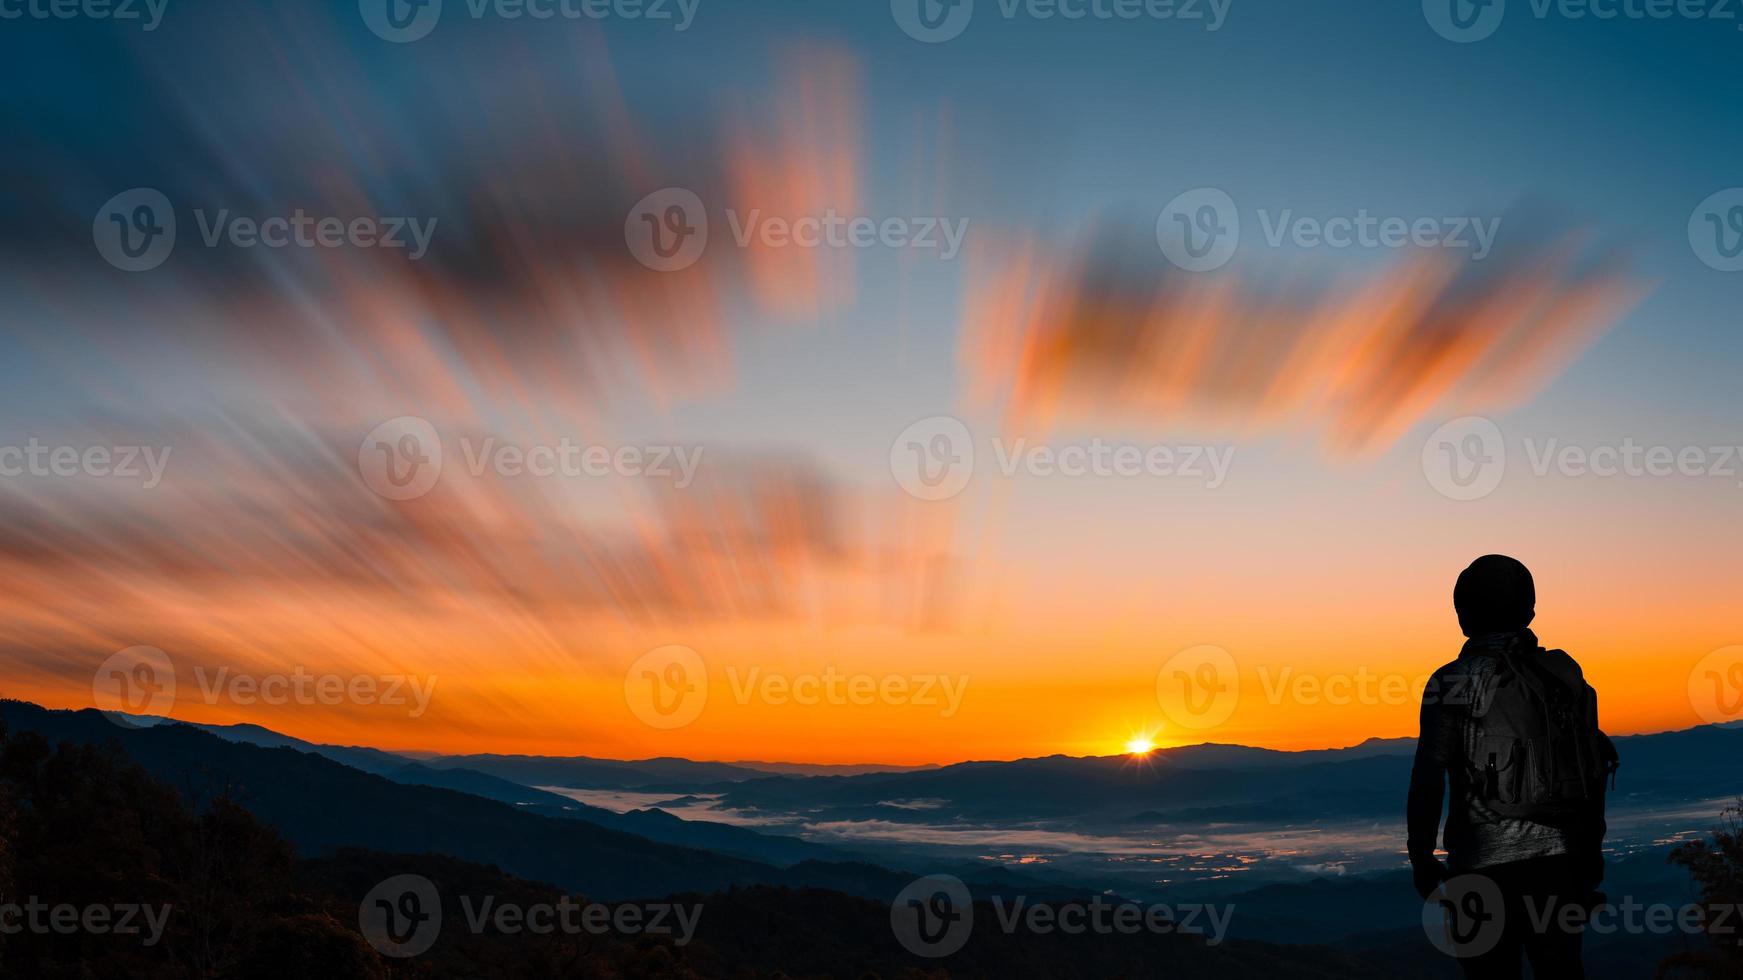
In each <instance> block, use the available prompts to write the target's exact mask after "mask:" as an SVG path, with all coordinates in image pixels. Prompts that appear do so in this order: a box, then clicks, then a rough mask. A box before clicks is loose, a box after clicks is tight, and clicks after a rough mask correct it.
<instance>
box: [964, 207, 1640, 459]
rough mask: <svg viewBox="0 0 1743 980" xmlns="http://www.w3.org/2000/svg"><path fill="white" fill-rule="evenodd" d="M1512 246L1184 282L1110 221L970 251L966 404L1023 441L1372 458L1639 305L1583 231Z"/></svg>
mask: <svg viewBox="0 0 1743 980" xmlns="http://www.w3.org/2000/svg"><path fill="white" fill-rule="evenodd" d="M1521 225H1524V226H1525V230H1524V231H1523V232H1522V231H1521V230H1520V226H1521ZM1509 232H1510V233H1511V237H1510V238H1509V239H1508V242H1507V244H1508V247H1507V248H1503V249H1498V250H1497V251H1496V252H1495V253H1494V254H1493V255H1491V256H1490V257H1488V258H1486V259H1485V260H1483V261H1480V262H1473V261H1469V260H1466V259H1463V258H1460V257H1454V256H1452V255H1449V254H1446V253H1445V252H1440V253H1436V252H1429V251H1422V252H1417V253H1413V254H1408V255H1405V256H1403V257H1400V258H1398V259H1396V260H1394V261H1392V262H1390V263H1389V264H1387V265H1386V266H1385V267H1384V268H1382V269H1380V270H1378V271H1375V272H1372V273H1364V274H1358V275H1346V276H1329V275H1323V274H1314V273H1309V272H1306V271H1301V272H1296V273H1289V274H1279V275H1274V276H1270V277H1259V276H1256V275H1254V274H1252V273H1242V272H1238V271H1234V270H1233V269H1231V270H1229V271H1227V272H1226V273H1215V274H1206V273H1184V272H1180V271H1178V270H1174V269H1172V268H1171V267H1166V266H1164V264H1163V262H1162V260H1161V256H1160V254H1159V252H1158V250H1157V249H1156V247H1155V243H1154V241H1153V240H1150V239H1149V237H1148V236H1147V235H1143V234H1139V233H1138V232H1136V231H1133V230H1131V229H1128V228H1125V227H1124V226H1122V225H1119V224H1117V223H1109V222H1102V223H1098V224H1096V225H1094V226H1093V227H1091V228H1090V229H1088V231H1087V233H1086V236H1085V238H1086V244H1084V245H1083V246H1081V247H1079V248H1076V249H1066V250H1061V249H1058V248H1054V247H1050V246H1048V245H1045V244H1043V243H1042V242H1041V241H1039V240H1038V239H1037V238H1036V237H1035V236H1033V235H1028V234H1016V235H1009V236H1006V237H1005V238H1004V239H1003V240H1002V241H999V242H996V243H990V244H983V245H982V246H981V247H979V248H976V249H971V251H970V258H971V262H972V263H973V273H972V275H971V279H970V282H969V285H968V288H967V292H966V300H965V311H964V323H963V342H962V351H963V357H964V360H965V369H966V372H967V375H968V380H969V387H970V391H971V394H972V395H973V396H974V397H975V398H976V399H977V400H978V401H979V402H980V403H982V404H987V405H992V406H995V407H997V408H999V409H1000V410H1002V411H1003V413H1004V420H1005V424H1006V425H1007V426H1008V427H1010V428H1012V429H1024V428H1027V427H1031V426H1034V427H1040V428H1042V429H1045V428H1047V427H1049V426H1052V425H1056V424H1060V423H1065V422H1070V421H1086V420H1087V421H1095V422H1110V421H1111V422H1113V423H1117V424H1137V425H1140V426H1151V427H1159V428H1160V427H1168V428H1173V427H1195V426H1196V427H1204V428H1210V429H1216V430H1225V431H1234V432H1237V433H1244V432H1255V431H1267V430H1293V431H1299V430H1304V429H1308V430H1317V431H1318V433H1319V436H1320V441H1321V442H1322V443H1323V445H1325V446H1326V447H1327V448H1328V449H1329V450H1331V451H1332V452H1333V453H1335V454H1341V455H1349V454H1368V453H1375V452H1380V451H1383V450H1385V449H1386V448H1387V447H1389V446H1391V445H1392V444H1393V443H1394V442H1395V441H1396V440H1398V439H1399V438H1400V437H1401V436H1402V435H1404V434H1405V433H1406V432H1407V431H1409V429H1410V428H1411V427H1412V426H1414V425H1416V424H1417V423H1419V422H1421V421H1422V420H1424V419H1425V418H1427V417H1429V416H1430V414H1431V413H1433V412H1435V411H1437V410H1446V409H1447V408H1448V407H1449V406H1459V407H1461V408H1463V409H1464V410H1466V411H1482V410H1495V409H1498V408H1501V407H1505V406H1508V405H1510V404H1511V403H1513V402H1515V401H1517V400H1519V399H1522V398H1524V397H1527V396H1529V395H1531V394H1532V393H1534V392H1535V391H1536V390H1538V389H1539V388H1541V387H1542V386H1543V385H1544V384H1546V383H1547V382H1548V381H1549V380H1550V379H1552V378H1553V377H1555V375H1556V374H1557V373H1559V371H1560V370H1561V369H1562V368H1563V367H1565V366H1566V365H1567V364H1568V363H1569V361H1570V360H1571V359H1572V358H1573V357H1574V356H1575V355H1576V354H1577V353H1578V352H1579V351H1580V350H1582V349H1583V348H1584V347H1585V345H1587V344H1588V343H1589V342H1590V341H1591V340H1592V339H1593V338H1594V337H1596V336H1597V335H1598V334H1599V333H1600V332H1602V331H1603V330H1604V329H1605V328H1607V327H1608V326H1609V325H1611V324H1612V323H1614V322H1615V321H1616V320H1617V319H1618V318H1619V317H1620V316H1622V315H1623V314H1624V313H1626V312H1627V311H1628V310H1629V309H1630V308H1631V307H1632V306H1633V304H1634V303H1635V302H1636V300H1637V299H1638V297H1639V296H1640V294H1641V288H1640V286H1639V285H1638V284H1637V283H1635V282H1634V281H1633V280H1632V279H1630V278H1629V277H1628V276H1627V275H1626V274H1625V273H1624V271H1623V269H1622V263H1621V261H1620V260H1619V259H1618V258H1616V257H1615V256H1613V255H1610V254H1608V253H1605V252H1602V251H1600V250H1595V249H1593V248H1591V247H1589V245H1588V243H1587V242H1586V241H1585V240H1584V238H1583V237H1582V236H1581V235H1579V234H1577V233H1571V232H1561V231H1558V230H1556V229H1554V228H1553V227H1551V226H1546V225H1533V224H1532V223H1531V222H1530V221H1529V220H1528V219H1524V218H1520V219H1517V220H1515V221H1514V222H1513V223H1512V224H1511V225H1509Z"/></svg>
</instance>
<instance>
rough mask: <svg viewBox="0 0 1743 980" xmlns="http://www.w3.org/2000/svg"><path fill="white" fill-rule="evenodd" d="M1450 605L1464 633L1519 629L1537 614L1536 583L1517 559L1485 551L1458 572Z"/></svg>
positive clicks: (1470, 634) (1478, 633)
mask: <svg viewBox="0 0 1743 980" xmlns="http://www.w3.org/2000/svg"><path fill="white" fill-rule="evenodd" d="M1453 608H1454V609H1456V610H1458V614H1459V628H1460V629H1462V630H1464V632H1465V635H1466V636H1483V635H1484V634H1487V633H1507V632H1511V631H1513V630H1522V629H1524V628H1525V627H1527V626H1530V625H1531V620H1532V619H1533V618H1535V617H1536V616H1537V585H1536V584H1535V583H1533V582H1532V581H1531V571H1530V569H1527V568H1526V567H1525V566H1524V565H1522V564H1520V562H1519V560H1518V559H1516V558H1508V557H1507V556H1506V555H1484V556H1483V557H1481V558H1478V559H1477V560H1476V561H1474V562H1471V565H1470V567H1469V568H1466V569H1465V570H1464V571H1463V572H1460V573H1459V582H1458V584H1457V585H1455V586H1453Z"/></svg>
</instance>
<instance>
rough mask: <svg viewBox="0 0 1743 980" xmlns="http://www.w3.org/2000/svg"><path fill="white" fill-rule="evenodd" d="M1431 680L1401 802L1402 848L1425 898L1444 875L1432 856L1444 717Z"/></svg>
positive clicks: (1442, 773)
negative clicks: (1407, 790)
mask: <svg viewBox="0 0 1743 980" xmlns="http://www.w3.org/2000/svg"><path fill="white" fill-rule="evenodd" d="M1435 686H1436V685H1435V682H1434V681H1432V680H1431V681H1430V682H1429V687H1428V690H1427V691H1426V692H1424V694H1423V698H1422V715H1421V725H1420V729H1419V731H1418V734H1417V737H1416V760H1415V762H1414V763H1412V764H1411V767H1410V795H1409V798H1408V799H1407V801H1406V803H1405V826H1406V833H1407V838H1406V845H1405V846H1406V849H1407V851H1408V853H1409V855H1410V869H1411V872H1412V876H1413V879H1414V881H1415V884H1416V891H1417V894H1419V895H1421V896H1422V897H1423V898H1427V897H1428V896H1429V894H1430V893H1432V892H1433V891H1434V889H1435V888H1436V886H1438V885H1439V884H1440V882H1441V879H1442V878H1445V877H1446V868H1445V867H1444V866H1442V865H1441V863H1440V861H1439V860H1438V859H1437V858H1435V856H1434V845H1435V838H1436V837H1438V836H1439V835H1440V807H1441V803H1442V802H1443V800H1444V799H1445V790H1446V760H1447V756H1446V738H1445V728H1446V724H1447V721H1448V719H1447V718H1446V717H1445V716H1444V713H1443V711H1444V709H1443V708H1442V705H1441V704H1440V700H1441V699H1440V698H1439V697H1437V696H1436V695H1435Z"/></svg>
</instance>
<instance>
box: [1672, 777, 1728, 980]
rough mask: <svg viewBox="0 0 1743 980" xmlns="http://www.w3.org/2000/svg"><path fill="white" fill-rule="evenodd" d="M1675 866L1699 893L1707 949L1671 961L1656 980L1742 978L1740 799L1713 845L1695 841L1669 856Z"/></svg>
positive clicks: (1724, 817) (1724, 819) (1717, 830)
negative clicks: (1690, 878)
mask: <svg viewBox="0 0 1743 980" xmlns="http://www.w3.org/2000/svg"><path fill="white" fill-rule="evenodd" d="M1670 860H1671V863H1673V864H1678V865H1681V866H1682V867H1684V868H1687V869H1688V871H1689V874H1690V875H1691V876H1693V878H1694V882H1695V886H1696V887H1697V888H1699V889H1700V891H1701V906H1702V910H1703V912H1704V913H1705V915H1704V920H1705V929H1706V933H1707V939H1708V940H1709V941H1710V942H1711V948H1709V949H1706V950H1701V951H1698V952H1692V953H1680V954H1677V955H1675V956H1672V957H1669V958H1668V959H1666V960H1665V961H1664V963H1663V964H1661V965H1660V967H1659V971H1658V975H1659V976H1660V977H1689V978H1703V980H1706V978H1727V980H1730V978H1739V977H1743V923H1740V922H1738V921H1737V919H1738V912H1739V910H1740V909H1743V798H1739V799H1738V801H1737V804H1736V805H1734V806H1731V807H1727V808H1726V809H1725V811H1724V813H1723V814H1722V815H1721V816H1720V824H1719V826H1718V827H1717V828H1715V829H1714V830H1713V835H1712V839H1711V840H1695V841H1689V842H1688V843H1686V844H1681V845H1679V846H1678V847H1677V848H1676V849H1675V850H1673V851H1671V852H1670Z"/></svg>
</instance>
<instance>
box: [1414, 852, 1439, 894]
mask: <svg viewBox="0 0 1743 980" xmlns="http://www.w3.org/2000/svg"><path fill="white" fill-rule="evenodd" d="M1410 878H1411V881H1412V883H1413V884H1415V885H1416V894H1418V895H1420V896H1421V897H1422V900H1423V901H1425V902H1426V901H1428V896H1430V895H1433V894H1434V890H1435V889H1436V888H1439V887H1440V883H1441V882H1443V881H1445V880H1446V865H1444V864H1441V863H1440V861H1438V860H1436V859H1434V858H1429V859H1428V860H1426V861H1413V862H1411V864H1410Z"/></svg>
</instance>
